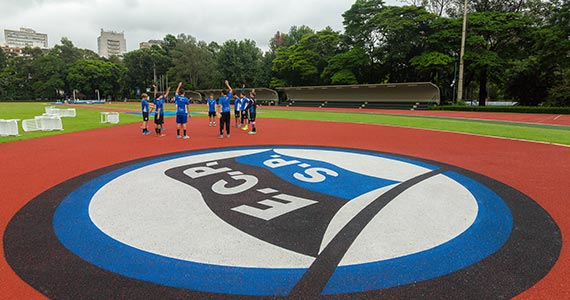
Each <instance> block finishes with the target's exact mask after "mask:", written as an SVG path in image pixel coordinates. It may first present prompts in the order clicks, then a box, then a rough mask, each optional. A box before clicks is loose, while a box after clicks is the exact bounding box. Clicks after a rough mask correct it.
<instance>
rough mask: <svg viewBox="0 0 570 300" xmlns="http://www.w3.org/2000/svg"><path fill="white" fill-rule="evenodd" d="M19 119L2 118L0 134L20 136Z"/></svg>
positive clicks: (0, 120)
mask: <svg viewBox="0 0 570 300" xmlns="http://www.w3.org/2000/svg"><path fill="white" fill-rule="evenodd" d="M18 121H20V120H18V119H12V120H2V119H0V136H10V135H15V136H18V135H19V133H18Z"/></svg>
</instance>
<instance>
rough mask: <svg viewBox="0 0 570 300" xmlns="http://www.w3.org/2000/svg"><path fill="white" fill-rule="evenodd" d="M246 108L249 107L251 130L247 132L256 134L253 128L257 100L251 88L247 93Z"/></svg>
mask: <svg viewBox="0 0 570 300" xmlns="http://www.w3.org/2000/svg"><path fill="white" fill-rule="evenodd" d="M248 108H249V124H251V131H250V132H249V134H256V133H257V129H256V128H255V119H256V118H257V100H256V99H255V89H253V90H251V92H250V93H249V103H248ZM246 130H247V127H246Z"/></svg>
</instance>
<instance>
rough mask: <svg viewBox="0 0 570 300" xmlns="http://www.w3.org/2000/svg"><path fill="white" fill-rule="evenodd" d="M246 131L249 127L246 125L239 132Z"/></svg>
mask: <svg viewBox="0 0 570 300" xmlns="http://www.w3.org/2000/svg"><path fill="white" fill-rule="evenodd" d="M248 129H249V127H248V126H247V125H245V126H244V127H242V129H241V130H243V131H247V130H248Z"/></svg>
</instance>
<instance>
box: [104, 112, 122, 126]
mask: <svg viewBox="0 0 570 300" xmlns="http://www.w3.org/2000/svg"><path fill="white" fill-rule="evenodd" d="M101 123H111V124H119V113H118V112H102V113H101Z"/></svg>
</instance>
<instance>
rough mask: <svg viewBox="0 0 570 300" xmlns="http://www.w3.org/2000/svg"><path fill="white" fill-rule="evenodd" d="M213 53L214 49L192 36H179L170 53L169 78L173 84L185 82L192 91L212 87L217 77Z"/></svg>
mask: <svg viewBox="0 0 570 300" xmlns="http://www.w3.org/2000/svg"><path fill="white" fill-rule="evenodd" d="M214 48H215V47H214ZM213 51H215V49H214V50H213V49H212V48H211V47H210V45H208V44H206V42H203V41H200V42H197V41H196V39H195V38H194V37H192V36H187V35H183V34H182V35H179V36H178V39H177V43H176V47H175V48H174V49H172V50H171V51H170V54H171V57H172V68H170V71H169V72H168V74H169V77H170V78H172V79H173V81H175V82H180V81H183V82H186V83H188V84H189V86H190V88H193V89H206V88H210V87H212V86H214V85H215V83H216V81H217V79H218V78H219V75H218V73H217V65H216V61H215V54H214V52H213Z"/></svg>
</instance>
